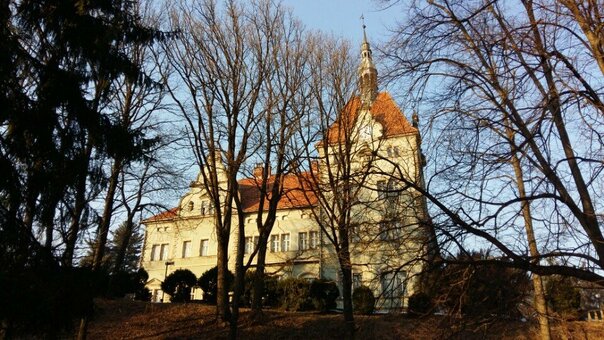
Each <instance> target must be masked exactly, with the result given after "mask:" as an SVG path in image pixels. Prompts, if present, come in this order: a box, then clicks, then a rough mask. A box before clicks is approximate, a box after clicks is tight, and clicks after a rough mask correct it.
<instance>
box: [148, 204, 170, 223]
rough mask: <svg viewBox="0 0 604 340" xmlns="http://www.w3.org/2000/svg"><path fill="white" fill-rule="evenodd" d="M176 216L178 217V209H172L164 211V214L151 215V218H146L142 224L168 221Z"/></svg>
mask: <svg viewBox="0 0 604 340" xmlns="http://www.w3.org/2000/svg"><path fill="white" fill-rule="evenodd" d="M176 216H178V207H176V208H172V209H170V210H166V211H164V212H160V213H159V214H157V215H153V216H151V217H149V218H146V219H145V220H143V223H146V222H157V221H163V220H169V219H172V218H174V217H176Z"/></svg>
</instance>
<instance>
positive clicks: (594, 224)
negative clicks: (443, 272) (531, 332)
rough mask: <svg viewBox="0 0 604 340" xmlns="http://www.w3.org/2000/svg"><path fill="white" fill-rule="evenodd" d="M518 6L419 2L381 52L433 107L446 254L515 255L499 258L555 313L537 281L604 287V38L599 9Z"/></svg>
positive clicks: (436, 196)
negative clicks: (525, 277)
mask: <svg viewBox="0 0 604 340" xmlns="http://www.w3.org/2000/svg"><path fill="white" fill-rule="evenodd" d="M514 4H515V5H518V6H516V8H521V9H522V10H521V11H520V12H518V11H513V10H512V9H511V7H512V6H513V5H514ZM514 4H510V3H503V2H501V1H477V2H474V3H471V4H468V3H466V2H460V1H447V0H443V1H432V2H429V3H428V4H425V5H418V4H413V5H412V6H410V8H409V16H408V18H409V19H408V20H407V22H406V23H405V25H404V26H401V27H400V29H399V30H398V31H397V32H396V33H395V34H394V35H393V36H392V39H391V41H390V44H389V47H387V48H385V49H384V53H385V55H386V56H387V57H388V58H389V61H390V62H391V68H390V72H389V74H388V76H389V77H390V78H391V79H392V80H396V81H398V80H404V82H400V83H399V84H404V85H403V87H404V88H405V89H406V90H408V93H409V94H410V95H409V97H408V99H409V100H410V101H411V102H412V103H415V104H416V105H417V106H418V107H419V108H420V109H421V110H422V112H431V113H430V115H429V116H428V125H427V126H428V128H430V129H431V131H432V134H430V135H428V138H429V143H428V144H431V145H432V147H431V149H430V151H431V152H430V155H431V162H430V163H429V172H430V176H429V180H428V181H427V184H428V185H427V187H426V188H425V190H424V189H422V188H417V190H419V191H420V192H422V194H424V195H425V196H426V197H427V198H428V199H429V201H430V202H431V207H432V215H433V216H434V217H435V221H436V226H437V230H438V236H439V238H438V239H439V244H440V247H441V249H443V250H445V251H448V252H449V253H451V254H455V253H456V252H458V251H462V252H466V253H467V251H468V250H470V249H472V248H473V247H475V246H476V244H478V245H480V246H482V247H490V248H493V249H496V250H497V251H498V252H499V253H500V254H501V255H502V256H505V257H507V258H509V259H510V260H511V261H502V262H499V264H500V265H502V266H515V267H518V268H523V269H527V270H531V271H532V272H533V274H534V275H533V278H534V288H535V293H536V296H535V297H536V300H535V307H536V309H537V310H538V312H539V314H541V315H545V314H547V310H546V306H545V303H544V301H543V298H542V294H541V292H540V291H541V290H542V283H541V282H540V278H539V275H551V274H556V273H558V274H563V275H572V276H576V277H579V278H582V279H584V280H589V281H594V282H599V283H602V282H604V281H603V278H602V276H601V275H600V274H599V273H598V271H597V269H601V268H602V265H603V264H604V262H603V255H604V249H602V232H601V227H600V225H599V222H598V219H597V217H598V211H599V209H601V208H600V207H599V205H598V203H597V202H598V199H597V198H599V197H600V196H599V195H600V188H601V185H602V183H601V182H602V178H601V175H600V169H601V166H602V163H601V161H599V160H598V157H599V156H598V155H600V154H601V152H602V143H601V140H600V139H599V137H597V136H599V135H600V133H601V130H602V125H601V124H600V123H599V122H600V120H601V114H602V112H603V111H602V106H601V105H602V101H601V96H602V93H601V89H602V81H601V73H602V72H601V66H600V64H601V63H600V61H599V59H601V54H599V51H600V50H601V46H600V47H598V46H599V45H598V42H597V41H596V40H594V39H593V33H594V26H593V20H592V19H590V18H593V17H597V16H598V15H599V14H598V13H599V12H598V11H599V10H600V9H601V4H600V6H598V5H597V4H596V3H595V2H591V1H589V2H587V3H580V2H575V1H565V2H561V3H558V2H553V1H530V0H526V1H518V2H517V3H516V2H515V3H514ZM508 6H510V7H508ZM590 20H591V21H590ZM592 65H598V66H599V67H600V69H599V70H598V69H597V68H596V69H594V68H593V67H592ZM578 70H581V71H578ZM597 75H599V76H600V77H598V76H597ZM409 185H413V184H411V183H409ZM482 262H496V261H495V260H492V259H485V260H484V261H482ZM540 324H541V331H542V333H541V334H542V338H549V330H548V325H547V320H546V318H540Z"/></svg>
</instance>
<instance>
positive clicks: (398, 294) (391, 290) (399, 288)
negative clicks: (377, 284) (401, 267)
mask: <svg viewBox="0 0 604 340" xmlns="http://www.w3.org/2000/svg"><path fill="white" fill-rule="evenodd" d="M406 278H407V273H406V272H405V271H401V272H398V273H393V272H391V273H385V274H383V275H382V293H383V294H384V297H386V298H390V299H392V298H402V297H403V296H404V295H405V280H406Z"/></svg>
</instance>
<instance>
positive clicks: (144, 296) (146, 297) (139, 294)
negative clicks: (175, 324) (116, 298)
mask: <svg viewBox="0 0 604 340" xmlns="http://www.w3.org/2000/svg"><path fill="white" fill-rule="evenodd" d="M134 300H137V301H146V302H149V301H151V291H150V290H149V288H147V287H142V288H141V289H139V290H137V291H136V292H134Z"/></svg>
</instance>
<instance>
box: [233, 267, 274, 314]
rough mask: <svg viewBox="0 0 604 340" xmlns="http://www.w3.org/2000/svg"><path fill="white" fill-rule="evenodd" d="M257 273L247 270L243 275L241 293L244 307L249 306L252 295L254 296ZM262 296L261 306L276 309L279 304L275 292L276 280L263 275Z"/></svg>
mask: <svg viewBox="0 0 604 340" xmlns="http://www.w3.org/2000/svg"><path fill="white" fill-rule="evenodd" d="M256 275H258V273H257V272H256V271H254V270H248V271H247V272H246V273H245V289H244V292H243V299H242V301H241V302H242V304H243V305H244V306H248V307H249V306H251V303H252V299H253V294H254V279H255V276H256ZM263 279H264V296H263V297H262V305H263V306H269V307H276V306H277V305H278V303H279V296H278V291H277V284H278V280H277V278H275V277H273V276H269V275H264V278H263Z"/></svg>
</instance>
